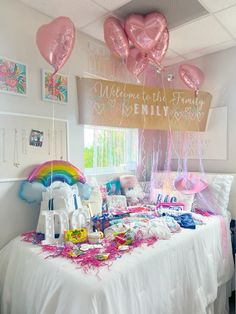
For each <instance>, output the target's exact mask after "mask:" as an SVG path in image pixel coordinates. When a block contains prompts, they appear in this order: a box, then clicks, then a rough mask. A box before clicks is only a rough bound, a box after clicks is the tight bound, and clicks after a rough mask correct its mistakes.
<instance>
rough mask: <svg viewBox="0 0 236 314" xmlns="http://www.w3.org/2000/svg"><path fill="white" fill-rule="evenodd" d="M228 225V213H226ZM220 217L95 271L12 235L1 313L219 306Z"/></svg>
mask: <svg viewBox="0 0 236 314" xmlns="http://www.w3.org/2000/svg"><path fill="white" fill-rule="evenodd" d="M227 225H228V221H227ZM221 230H222V229H221V227H220V220H219V218H217V217H213V218H207V224H206V225H204V226H198V227H197V229H196V230H187V229H183V230H182V231H181V233H179V234H175V235H173V237H172V238H171V239H170V240H159V241H158V242H157V243H156V244H155V245H154V246H153V247H144V248H138V249H135V250H134V251H133V252H132V254H125V255H123V257H122V258H119V259H118V260H116V261H114V262H113V264H112V266H111V267H110V269H108V268H102V269H100V271H99V273H98V275H97V274H96V272H93V271H91V272H90V273H89V274H85V273H84V272H83V271H82V270H81V269H78V268H76V266H75V265H74V264H72V263H71V262H70V261H68V260H66V259H62V258H55V259H52V258H49V259H45V256H47V254H45V253H41V250H40V248H39V247H37V246H33V245H32V244H30V243H26V242H23V241H21V238H20V237H17V238H16V239H14V240H12V241H11V242H10V243H9V244H8V245H7V246H5V247H4V248H3V249H2V250H1V251H0V300H1V313H2V314H8V313H11V314H34V313H40V314H54V313H57V314H65V313H69V314H74V313H76V314H172V313H175V314H204V313H207V314H213V313H214V314H216V313H218V314H224V313H227V302H226V300H227V298H226V295H227V282H229V280H230V279H231V278H232V275H233V259H232V253H231V243H230V239H229V235H228V238H227V241H226V243H225V244H226V247H227V250H226V253H225V254H223V251H222V237H221V235H222V234H221Z"/></svg>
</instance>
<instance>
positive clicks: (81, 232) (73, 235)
mask: <svg viewBox="0 0 236 314" xmlns="http://www.w3.org/2000/svg"><path fill="white" fill-rule="evenodd" d="M64 239H65V241H66V242H72V243H83V242H86V241H87V229H86V228H78V229H75V230H66V231H65V232H64Z"/></svg>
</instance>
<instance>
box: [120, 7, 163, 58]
mask: <svg viewBox="0 0 236 314" xmlns="http://www.w3.org/2000/svg"><path fill="white" fill-rule="evenodd" d="M166 28H167V22H166V18H165V17H164V16H163V15H162V14H160V13H157V12H153V13H150V14H147V15H145V16H143V15H140V14H131V15H129V16H128V17H127V18H126V20H125V31H126V34H127V35H128V37H129V39H130V41H131V42H132V43H133V44H134V46H135V47H136V48H138V49H140V50H141V51H143V52H148V51H150V50H151V49H152V48H154V47H155V46H156V45H157V43H158V40H159V39H160V37H161V35H162V33H163V32H164V30H165V29H166Z"/></svg>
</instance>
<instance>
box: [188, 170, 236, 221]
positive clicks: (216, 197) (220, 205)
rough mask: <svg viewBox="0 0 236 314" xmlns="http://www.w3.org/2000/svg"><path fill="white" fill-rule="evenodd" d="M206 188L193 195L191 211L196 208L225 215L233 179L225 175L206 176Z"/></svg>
mask: <svg viewBox="0 0 236 314" xmlns="http://www.w3.org/2000/svg"><path fill="white" fill-rule="evenodd" d="M206 179H207V181H208V187H207V188H206V189H205V190H203V191H201V192H199V193H196V194H195V198H194V202H193V210H194V209H196V208H199V209H203V210H208V211H212V212H215V213H216V214H220V215H225V214H226V212H227V208H228V203H229V194H230V189H231V185H232V182H233V179H234V177H233V176H232V175H225V174H206Z"/></svg>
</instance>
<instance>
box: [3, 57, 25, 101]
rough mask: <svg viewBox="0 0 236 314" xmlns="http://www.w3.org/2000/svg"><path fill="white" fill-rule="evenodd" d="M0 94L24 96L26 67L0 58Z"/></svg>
mask: <svg viewBox="0 0 236 314" xmlns="http://www.w3.org/2000/svg"><path fill="white" fill-rule="evenodd" d="M0 92H3V93H8V94H13V95H20V96H26V95H27V67H26V65H25V64H23V63H21V62H18V61H14V60H10V59H7V58H5V57H0Z"/></svg>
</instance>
